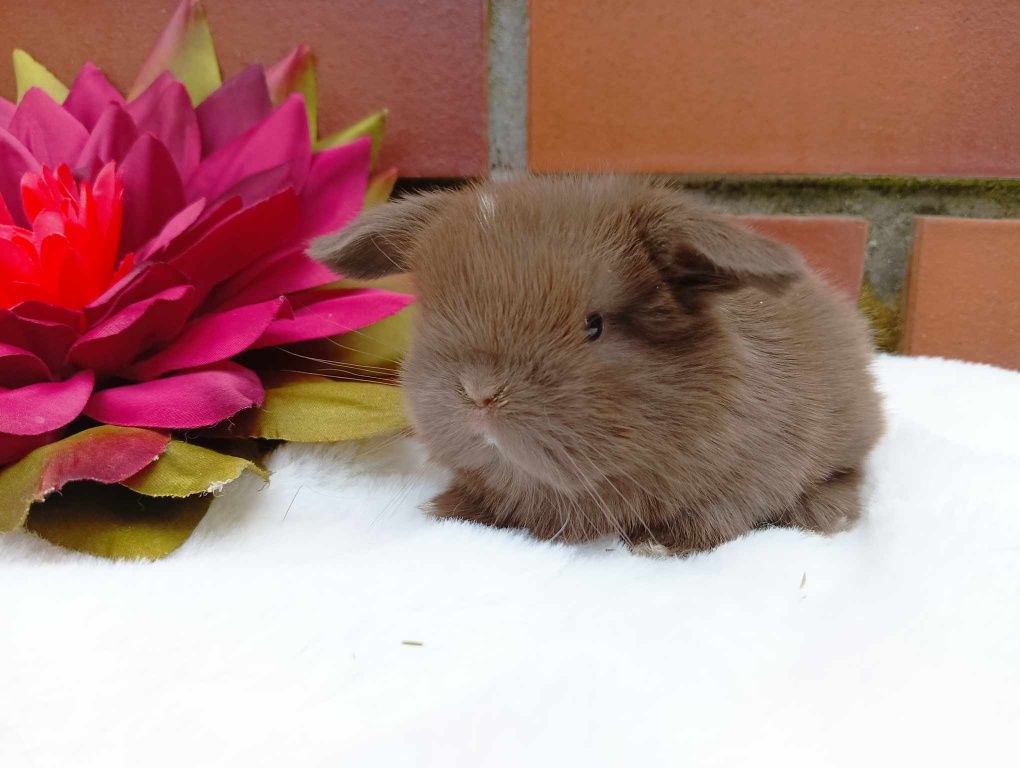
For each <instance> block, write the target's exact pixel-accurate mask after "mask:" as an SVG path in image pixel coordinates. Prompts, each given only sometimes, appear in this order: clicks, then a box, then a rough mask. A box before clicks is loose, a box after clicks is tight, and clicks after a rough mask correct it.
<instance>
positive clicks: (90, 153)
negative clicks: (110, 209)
mask: <svg viewBox="0 0 1020 768" xmlns="http://www.w3.org/2000/svg"><path fill="white" fill-rule="evenodd" d="M137 139H138V128H137V127H136V126H135V121H134V120H132V119H131V115H129V114H128V113H127V110H125V109H124V107H122V106H120V105H119V104H111V105H109V106H108V107H107V108H106V109H104V110H103V112H102V114H101V115H100V116H99V119H98V120H97V121H96V125H95V127H94V128H93V129H92V133H91V134H90V135H89V139H88V141H87V142H85V146H84V147H83V148H82V150H81V154H80V155H79V156H78V162H77V163H76V164H75V168H77V169H78V170H79V171H81V172H83V173H84V174H85V175H86V176H87V177H88V178H90V179H91V178H93V177H94V176H95V175H96V174H97V173H99V169H100V168H102V167H103V166H104V165H106V164H107V163H108V162H110V161H111V160H112V161H113V162H115V163H117V164H120V162H121V160H123V159H124V156H125V155H126V154H127V153H128V150H129V149H131V145H132V144H134V143H135V141H136V140H137Z"/></svg>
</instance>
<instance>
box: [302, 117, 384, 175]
mask: <svg viewBox="0 0 1020 768" xmlns="http://www.w3.org/2000/svg"><path fill="white" fill-rule="evenodd" d="M389 114H390V113H389V110H387V109H383V110H380V111H379V112H375V113H373V114H371V115H369V116H368V117H366V118H364V119H362V120H359V121H358V122H356V123H355V124H354V125H351V126H348V127H347V128H344V129H342V130H340V131H337V132H336V133H333V134H330V135H329V136H327V137H326V138H324V139H320V140H319V143H318V144H316V145H315V150H316V151H317V152H318V151H321V150H323V149H332V148H333V147H339V146H340V145H341V144H349V143H351V142H352V141H354V140H355V139H360V138H361V137H362V136H370V137H371V138H372V166H373V167H374V166H375V164H376V161H377V160H378V159H379V147H380V146H381V145H382V138H383V133H384V132H385V131H386V121H387V119H388V118H389Z"/></svg>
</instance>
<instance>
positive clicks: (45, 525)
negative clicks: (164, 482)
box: [27, 483, 213, 560]
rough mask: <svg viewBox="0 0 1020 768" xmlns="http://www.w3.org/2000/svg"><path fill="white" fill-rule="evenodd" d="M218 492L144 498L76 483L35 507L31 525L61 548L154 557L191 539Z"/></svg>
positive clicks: (132, 557)
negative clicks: (176, 497) (177, 497)
mask: <svg viewBox="0 0 1020 768" xmlns="http://www.w3.org/2000/svg"><path fill="white" fill-rule="evenodd" d="M212 500H213V496H212V495H210V494H205V495H202V496H190V497H188V498H184V499H175V498H162V499H158V498H153V497H151V496H141V495H139V494H137V493H134V492H133V491H131V490H129V489H127V488H124V487H123V486H120V485H99V484H97V483H74V484H72V485H69V486H67V487H66V488H65V489H64V492H63V493H61V494H60V495H59V496H53V497H51V498H49V499H47V500H46V501H45V502H43V503H41V504H36V505H34V506H33V507H32V511H31V512H30V513H29V516H28V523H27V528H28V529H29V530H30V531H33V532H35V533H36V534H38V535H39V536H42V537H43V538H44V539H47V540H49V541H52V542H53V543H54V544H58V545H60V546H61V547H66V548H67V549H73V550H76V551H78V552H87V553H89V554H92V555H98V556H100V557H107V558H111V559H116V560H119V559H129V560H140V559H145V560H155V559H157V558H160V557H165V556H166V555H168V554H170V553H171V552H173V551H174V550H175V549H177V548H178V547H179V546H181V544H183V543H184V542H185V541H187V540H188V537H189V536H190V535H191V532H192V531H194V530H195V526H196V525H198V524H199V522H200V521H201V520H202V518H203V517H204V516H205V513H206V510H208V509H209V505H210V504H211V503H212Z"/></svg>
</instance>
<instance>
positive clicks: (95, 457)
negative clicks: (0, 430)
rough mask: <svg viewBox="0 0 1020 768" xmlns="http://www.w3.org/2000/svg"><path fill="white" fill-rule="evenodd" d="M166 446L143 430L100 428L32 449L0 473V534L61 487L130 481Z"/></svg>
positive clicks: (164, 439) (160, 437)
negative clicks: (82, 482) (67, 484)
mask: <svg viewBox="0 0 1020 768" xmlns="http://www.w3.org/2000/svg"><path fill="white" fill-rule="evenodd" d="M169 441H170V438H169V437H168V436H167V435H164V434H161V433H159V432H153V431H152V430H149V429H138V428H135V427H112V426H108V425H104V426H100V427H93V428H92V429H86V430H84V431H82V432H78V433H77V434H74V435H71V436H70V437H65V438H64V439H63V440H58V441H56V442H53V443H49V444H48V445H44V446H42V447H41V448H36V449H35V450H34V451H32V452H31V453H29V454H28V455H27V456H25V457H24V458H22V459H21V460H20V461H18V462H15V463H14V464H11V465H10V466H8V467H4V468H3V469H2V470H0V531H13V530H14V529H16V528H19V527H20V526H21V525H22V524H23V523H24V522H25V516H26V515H27V514H28V510H29V507H30V506H31V505H32V503H33V502H37V501H41V500H43V499H45V498H46V497H47V496H48V495H49V494H50V493H52V492H53V491H59V490H60V489H61V488H62V487H63V486H64V485H65V484H66V483H71V482H74V481H76V480H95V481H98V482H102V483H117V482H120V481H121V480H124V479H125V478H128V477H131V476H132V475H134V474H136V473H137V472H139V471H141V470H142V469H144V468H145V467H146V466H148V465H149V464H151V463H152V462H153V461H154V460H155V459H156V457H158V456H159V455H160V454H161V453H162V452H163V450H164V449H165V448H166V445H167V443H168V442H169Z"/></svg>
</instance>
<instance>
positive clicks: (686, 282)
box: [631, 187, 805, 299]
mask: <svg viewBox="0 0 1020 768" xmlns="http://www.w3.org/2000/svg"><path fill="white" fill-rule="evenodd" d="M631 220H632V222H633V224H634V226H635V228H636V230H637V232H638V236H639V238H640V239H641V241H642V243H643V244H644V246H645V248H646V250H647V252H648V254H649V258H650V259H651V260H652V263H653V264H654V265H655V267H656V269H658V270H659V273H660V274H661V275H662V277H663V279H664V280H665V281H666V282H667V284H668V285H669V286H670V287H671V288H672V289H673V291H674V293H675V294H678V298H679V297H680V296H681V295H682V296H683V297H685V298H687V299H695V298H697V297H698V296H702V297H704V296H705V295H706V294H709V293H712V292H721V291H731V290H735V289H737V288H742V287H747V286H755V287H758V288H761V289H763V290H767V291H770V292H778V291H782V290H783V289H784V288H786V286H788V285H789V284H790V283H791V282H793V281H794V280H796V279H797V278H798V277H800V276H802V275H803V274H804V272H805V266H804V260H803V259H802V258H801V256H800V254H799V253H797V251H795V250H794V249H792V248H790V247H789V246H787V245H784V244H782V243H778V242H776V241H774V240H769V239H768V238H766V237H762V236H761V235H759V234H757V233H755V232H752V231H751V230H749V229H746V228H744V227H742V226H740V225H739V224H737V223H735V222H733V221H730V220H728V219H725V218H723V217H721V216H718V215H717V214H713V213H710V212H707V211H705V210H703V209H700V208H698V207H696V206H694V205H692V204H691V203H690V202H689V201H688V200H687V199H686V198H685V197H684V196H683V195H681V194H680V193H678V192H674V191H672V190H669V189H666V188H660V187H651V188H649V189H648V190H646V192H645V193H644V194H643V195H639V198H638V200H637V201H636V202H635V203H634V205H633V207H632V209H631Z"/></svg>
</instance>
